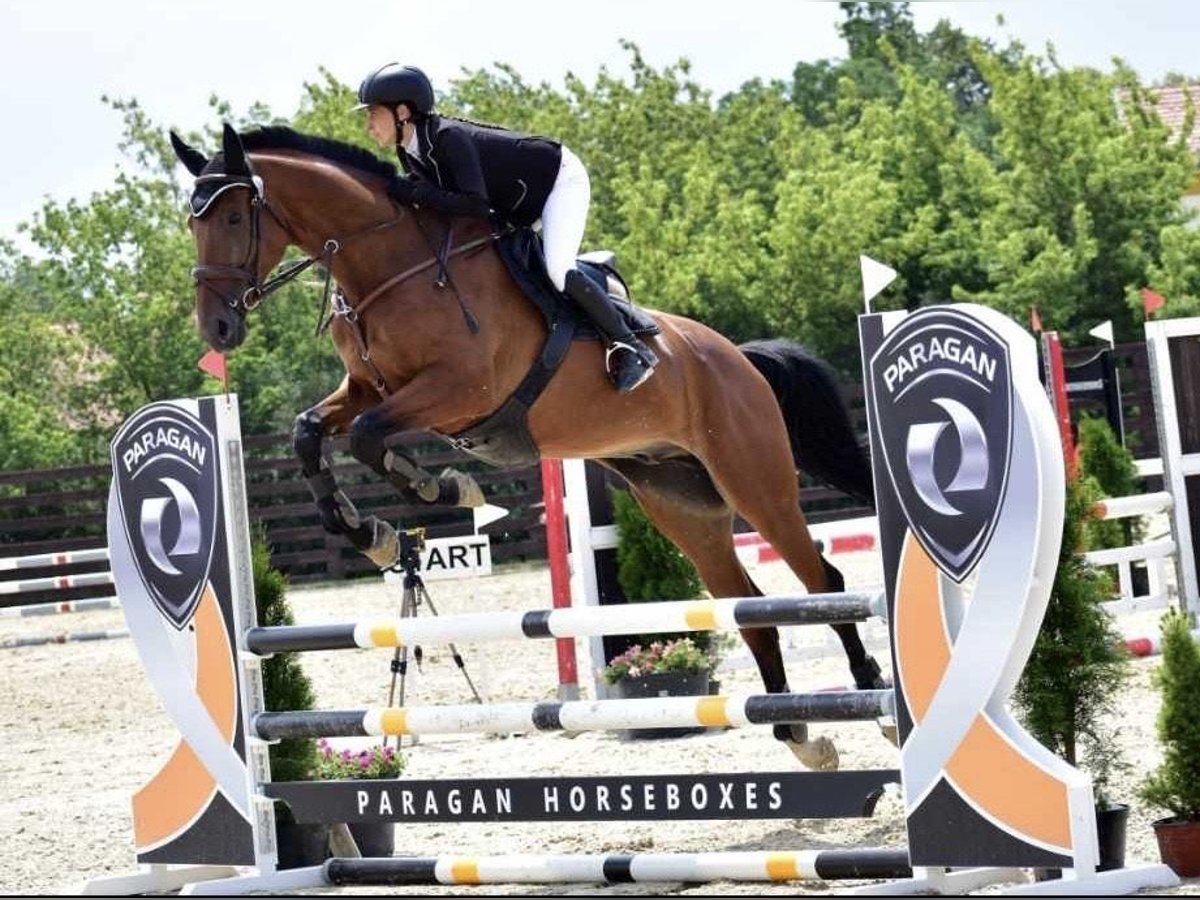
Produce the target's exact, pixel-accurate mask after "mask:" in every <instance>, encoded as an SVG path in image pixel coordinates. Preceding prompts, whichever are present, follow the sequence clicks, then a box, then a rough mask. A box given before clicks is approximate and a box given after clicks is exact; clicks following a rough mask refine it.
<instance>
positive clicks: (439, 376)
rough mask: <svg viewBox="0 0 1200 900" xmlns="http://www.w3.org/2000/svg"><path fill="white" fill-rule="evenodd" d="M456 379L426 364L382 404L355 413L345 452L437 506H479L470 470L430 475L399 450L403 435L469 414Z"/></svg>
mask: <svg viewBox="0 0 1200 900" xmlns="http://www.w3.org/2000/svg"><path fill="white" fill-rule="evenodd" d="M464 394H465V392H464V391H463V390H461V384H460V382H459V381H458V380H457V379H455V378H454V376H453V374H452V373H450V372H446V371H444V370H442V369H441V368H437V369H432V368H431V369H426V370H425V371H423V372H421V373H419V374H418V375H417V376H416V377H415V378H413V379H412V380H411V381H409V382H408V383H407V384H405V385H404V386H403V387H402V388H400V390H398V391H396V392H395V393H394V394H391V395H390V396H389V397H388V398H387V399H386V400H384V401H383V402H382V403H380V404H378V405H376V406H373V407H371V408H370V409H368V410H367V411H366V412H364V413H362V414H361V415H359V416H358V417H357V418H356V419H355V420H354V424H353V425H352V426H351V428H350V452H351V453H352V454H353V455H354V457H355V458H356V459H357V460H358V461H359V462H361V463H363V464H364V465H366V466H369V467H370V468H371V469H373V470H374V471H375V472H377V473H378V474H379V475H381V476H383V477H384V478H386V479H387V480H388V481H389V482H391V483H392V484H393V485H395V486H396V488H398V489H399V490H400V491H401V492H402V493H405V494H415V495H416V496H417V497H418V498H420V499H421V500H424V501H425V502H426V503H434V504H437V505H439V506H467V507H472V506H482V505H483V504H484V503H485V502H486V501H485V500H484V497H483V491H482V490H481V489H480V487H479V485H478V484H476V482H475V479H474V478H472V477H471V476H470V475H467V474H465V473H463V472H459V471H457V470H454V469H445V470H444V471H443V472H442V473H441V474H440V475H436V476H435V475H433V474H432V473H430V472H427V471H425V470H424V469H422V468H421V467H420V466H418V465H417V464H416V463H415V462H414V461H413V460H412V459H410V458H409V457H408V456H405V455H404V454H403V453H401V452H400V451H399V450H398V449H397V446H398V444H399V443H400V442H401V440H402V438H403V437H404V435H405V434H406V433H408V432H413V431H429V430H431V429H433V428H435V427H436V426H437V425H438V423H440V422H447V421H454V420H457V419H464V418H470V417H471V416H472V415H473V413H472V411H470V410H467V409H465V408H460V407H462V405H463V400H462V397H463V395H464Z"/></svg>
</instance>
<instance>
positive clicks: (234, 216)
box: [229, 212, 242, 225]
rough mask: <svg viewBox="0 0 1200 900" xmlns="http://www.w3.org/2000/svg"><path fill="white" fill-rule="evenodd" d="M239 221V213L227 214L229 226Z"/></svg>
mask: <svg viewBox="0 0 1200 900" xmlns="http://www.w3.org/2000/svg"><path fill="white" fill-rule="evenodd" d="M240 221H242V214H241V213H240V212H231V213H230V214H229V224H230V225H236V224H238V222H240Z"/></svg>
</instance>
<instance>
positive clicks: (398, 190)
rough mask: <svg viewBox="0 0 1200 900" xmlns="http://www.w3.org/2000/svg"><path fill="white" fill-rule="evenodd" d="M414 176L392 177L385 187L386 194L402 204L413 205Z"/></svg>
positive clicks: (415, 183)
mask: <svg viewBox="0 0 1200 900" xmlns="http://www.w3.org/2000/svg"><path fill="white" fill-rule="evenodd" d="M416 187H417V180H416V179H415V178H393V179H392V181H391V183H390V184H389V185H388V187H387V192H388V196H389V197H391V198H392V199H393V200H395V201H396V202H397V203H400V204H403V205H404V206H412V205H413V202H414V201H413V194H414V193H416Z"/></svg>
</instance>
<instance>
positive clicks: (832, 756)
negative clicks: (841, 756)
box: [785, 737, 838, 772]
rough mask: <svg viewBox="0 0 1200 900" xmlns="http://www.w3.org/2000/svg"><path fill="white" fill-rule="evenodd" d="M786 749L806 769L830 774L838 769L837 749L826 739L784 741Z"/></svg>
mask: <svg viewBox="0 0 1200 900" xmlns="http://www.w3.org/2000/svg"><path fill="white" fill-rule="evenodd" d="M785 743H786V744H787V745H788V748H789V749H790V750H791V751H792V752H793V753H794V754H796V758H797V759H798V760H800V762H802V763H803V764H804V765H805V767H806V768H809V769H812V770H814V771H816V772H832V771H834V770H835V769H837V767H838V752H837V747H835V746H834V745H833V741H831V740H830V739H829V738H827V737H819V738H814V739H813V740H811V741H785Z"/></svg>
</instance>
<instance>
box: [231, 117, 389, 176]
mask: <svg viewBox="0 0 1200 900" xmlns="http://www.w3.org/2000/svg"><path fill="white" fill-rule="evenodd" d="M241 138H242V146H243V147H245V148H246V152H248V153H254V152H258V151H264V150H295V151H296V152H298V153H308V154H311V155H312V156H319V157H320V158H321V159H325V160H328V161H329V162H331V163H335V164H337V165H339V166H346V167H347V168H351V169H357V170H359V171H360V172H366V173H367V174H369V175H376V176H379V177H380V178H386V179H388V180H391V179H392V178H395V177H396V166H395V165H394V164H392V163H390V162H387V161H386V160H383V159H380V158H379V157H378V156H376V155H375V154H374V153H372V152H371V151H370V150H364V149H363V148H362V147H356V146H354V145H353V144H347V143H345V142H344V141H335V140H331V139H330V138H323V137H317V136H316V135H311V134H303V133H301V132H299V131H296V130H295V129H292V128H288V127H286V126H284V125H265V126H263V127H262V128H256V129H254V130H253V131H246V132H243V133H242V135H241Z"/></svg>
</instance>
